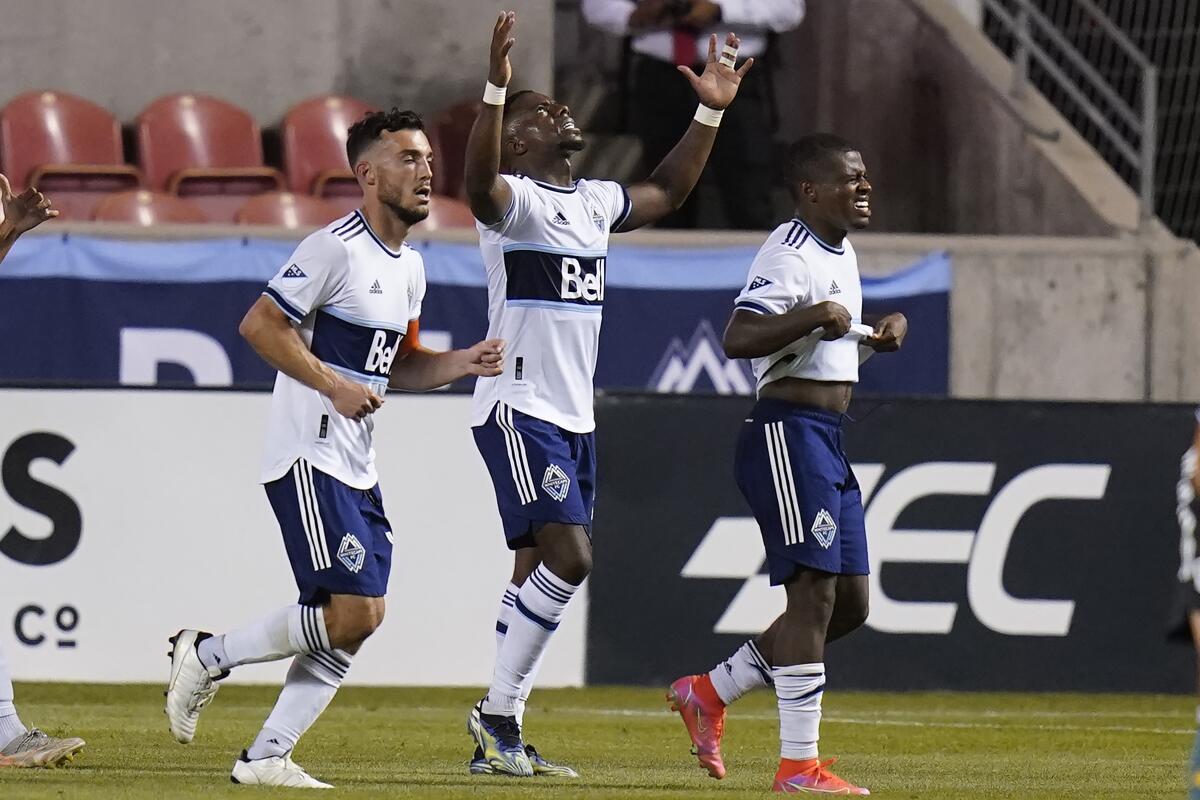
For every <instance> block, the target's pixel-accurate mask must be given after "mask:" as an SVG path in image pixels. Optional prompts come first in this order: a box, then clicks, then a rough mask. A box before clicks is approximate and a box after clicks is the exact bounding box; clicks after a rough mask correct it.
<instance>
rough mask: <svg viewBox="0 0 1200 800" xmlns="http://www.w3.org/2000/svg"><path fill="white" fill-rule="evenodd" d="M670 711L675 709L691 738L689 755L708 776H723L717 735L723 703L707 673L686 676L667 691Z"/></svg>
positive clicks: (722, 724)
mask: <svg viewBox="0 0 1200 800" xmlns="http://www.w3.org/2000/svg"><path fill="white" fill-rule="evenodd" d="M667 700H669V701H670V703H671V710H672V711H678V712H679V716H680V717H682V718H683V724H684V725H685V726H686V727H687V732H688V736H690V737H691V739H692V754H693V755H695V756H696V760H698V761H699V762H700V766H701V767H703V768H704V769H706V770H708V774H709V776H710V777H713V778H716V779H717V780H720V779H721V778H724V777H725V762H724V761H722V760H721V734H723V733H724V732H725V704H724V703H722V702H721V698H720V697H719V696H718V695H717V690H716V689H714V688H713V685H712V681H711V680H709V677H708V674H707V673H706V674H704V675H687V676H685V677H682V678H680V679H679V680H677V681H675V682H674V683H672V684H671V688H670V689H669V690H668V691H667Z"/></svg>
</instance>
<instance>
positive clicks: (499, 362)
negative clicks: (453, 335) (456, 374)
mask: <svg viewBox="0 0 1200 800" xmlns="http://www.w3.org/2000/svg"><path fill="white" fill-rule="evenodd" d="M462 352H463V357H464V358H465V359H466V363H465V364H464V366H463V369H464V370H465V371H466V373H467V374H468V375H478V376H479V377H481V378H494V377H496V376H497V375H499V374H500V373H501V372H503V371H504V340H503V339H484V340H483V341H482V342H479V343H478V344H475V345H473V346H471V347H468V348H467V349H466V350H463V351H462Z"/></svg>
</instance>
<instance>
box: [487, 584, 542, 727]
mask: <svg viewBox="0 0 1200 800" xmlns="http://www.w3.org/2000/svg"><path fill="white" fill-rule="evenodd" d="M519 591H521V587H520V586H517V585H516V584H515V583H509V584H508V586H506V587H505V588H504V596H503V597H501V598H500V610H499V611H498V612H496V658H497V659H499V658H500V648H501V647H503V646H504V635H505V634H506V633H508V623H509V622H510V621H511V620H512V614H513V606H514V604H515V603H516V601H517V592H519ZM540 663H541V662H540V661H539V662H538V664H540ZM538 664H534V665H533V669H532V670H530V674H529V675H528V676H527V677H526V679H525V681H524V682H523V683H524V684H525V686H524V687H523V688H524V691H523V692H522V695H521V697H520V698H519V699H518V700H517V709H516V713H514V714H513V716H515V717H516V718H517V725H521V724H523V723H524V721H525V701H526V700H528V699H529V691H530V689H532V688H533V676H534V675H536V674H537V668H538Z"/></svg>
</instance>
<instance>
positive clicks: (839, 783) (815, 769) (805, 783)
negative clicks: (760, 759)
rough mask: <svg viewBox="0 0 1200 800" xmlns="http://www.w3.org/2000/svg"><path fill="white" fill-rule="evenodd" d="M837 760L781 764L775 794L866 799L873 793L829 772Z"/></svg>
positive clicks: (809, 760)
mask: <svg viewBox="0 0 1200 800" xmlns="http://www.w3.org/2000/svg"><path fill="white" fill-rule="evenodd" d="M835 761H837V759H836V758H831V759H829V760H828V761H818V760H817V759H815V758H810V759H808V760H806V761H788V760H786V759H785V760H782V761H780V762H779V770H778V771H777V772H776V773H775V785H774V786H773V787H772V788H771V791H773V792H779V793H781V794H820V795H840V796H847V795H853V796H855V797H865V796H866V795H869V794H870V793H871V792H870V790H869V789H864V788H862V787H861V786H855V785H854V784H853V783H850V782H849V781H846V780H842V779H841V778H839V777H838V776H837V775H834V774H833V773H832V772H830V771H829V769H828V768H829V767H830V766H831V765H832V764H833V762H835Z"/></svg>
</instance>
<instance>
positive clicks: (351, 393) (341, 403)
mask: <svg viewBox="0 0 1200 800" xmlns="http://www.w3.org/2000/svg"><path fill="white" fill-rule="evenodd" d="M329 399H330V401H332V402H333V407H334V409H335V410H336V411H337V412H338V413H339V414H341V415H342V416H343V417H346V418H348V419H363V418H365V417H366V416H367V415H368V414H374V413H375V410H376V409H377V408H379V407H380V406H382V405H383V398H382V397H380V396H379V395H377V394H375V393H374V392H372V391H371V390H370V388H368V387H366V386H363V385H362V384H361V383H355V382H354V381H348V380H345V379H342V380H341V381H340V382H339V383H338V385H337V386H336V387H334V390H333V391H332V392H330V393H329Z"/></svg>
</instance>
